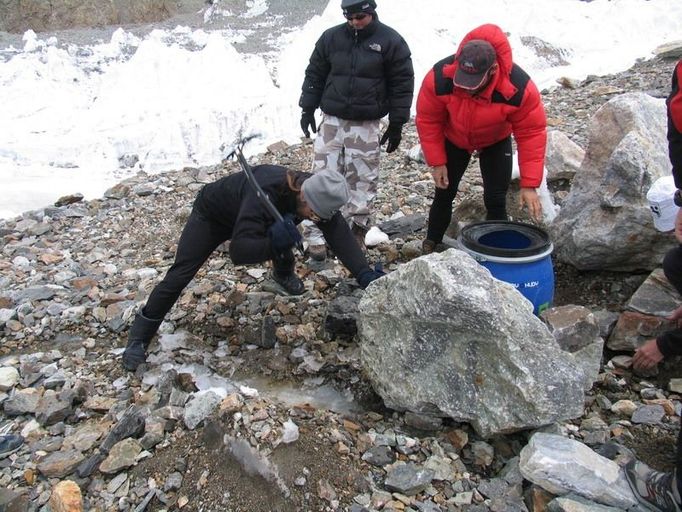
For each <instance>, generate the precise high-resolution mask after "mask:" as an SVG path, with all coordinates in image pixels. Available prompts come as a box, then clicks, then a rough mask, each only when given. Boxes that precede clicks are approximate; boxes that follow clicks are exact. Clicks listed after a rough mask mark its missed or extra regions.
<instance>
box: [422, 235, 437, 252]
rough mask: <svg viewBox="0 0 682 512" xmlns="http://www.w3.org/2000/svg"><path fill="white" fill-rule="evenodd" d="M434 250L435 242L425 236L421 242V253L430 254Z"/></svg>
mask: <svg viewBox="0 0 682 512" xmlns="http://www.w3.org/2000/svg"><path fill="white" fill-rule="evenodd" d="M435 250H436V242H434V241H433V240H429V239H428V238H425V239H424V241H423V242H422V254H431V253H432V252H434V251H435Z"/></svg>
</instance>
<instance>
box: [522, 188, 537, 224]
mask: <svg viewBox="0 0 682 512" xmlns="http://www.w3.org/2000/svg"><path fill="white" fill-rule="evenodd" d="M519 200H520V206H521V208H523V206H524V205H525V206H527V207H528V213H529V214H530V216H531V217H533V219H535V220H536V221H537V222H540V220H542V204H541V203H540V198H539V197H538V193H537V191H536V190H535V189H534V188H527V187H524V188H522V189H521V196H520V198H519Z"/></svg>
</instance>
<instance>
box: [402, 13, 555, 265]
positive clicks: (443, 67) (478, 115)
mask: <svg viewBox="0 0 682 512" xmlns="http://www.w3.org/2000/svg"><path fill="white" fill-rule="evenodd" d="M416 124H417V132H418V134H419V141H420V143H421V147H422V151H423V153H424V157H425V159H426V163H427V164H428V165H429V166H431V167H432V169H431V174H432V176H433V180H434V182H435V185H436V190H435V195H434V199H433V203H432V204H431V209H430V212H429V226H428V231H427V235H426V240H424V243H423V245H422V249H423V252H424V253H426V254H428V253H430V252H433V250H434V249H435V248H436V246H437V245H438V244H439V243H440V242H442V239H443V235H444V234H445V231H446V229H447V228H448V225H449V224H450V219H451V217H452V202H453V201H454V199H455V195H456V194H457V187H458V186H459V182H460V180H461V179H462V176H463V175H464V172H465V171H466V168H467V165H468V164H469V160H470V159H471V155H472V153H473V152H474V151H476V152H478V155H479V158H480V166H481V175H482V178H483V188H484V192H483V202H484V205H485V207H486V211H487V214H486V219H488V220H506V219H507V208H506V195H507V190H508V188H509V183H510V181H511V173H512V142H511V136H512V135H513V136H514V140H515V141H516V145H517V148H518V160H519V170H520V173H521V197H520V200H521V205H522V206H524V205H525V206H526V207H527V208H528V211H529V213H530V214H531V216H532V217H533V218H534V219H536V220H539V219H540V218H541V215H542V206H541V204H540V200H539V198H538V194H537V191H536V188H537V187H539V186H540V184H541V182H542V175H543V171H544V160H545V146H546V142H547V120H546V117H545V110H544V107H543V105H542V99H541V97H540V92H539V91H538V88H537V87H536V85H535V84H534V83H533V81H532V80H531V79H530V77H529V76H528V74H526V72H525V71H523V70H522V69H521V68H520V67H519V66H518V65H516V64H514V62H513V60H512V50H511V46H510V44H509V40H508V39H507V36H506V35H505V34H504V32H503V31H502V29H501V28H500V27H498V26H497V25H492V24H486V25H481V26H480V27H478V28H475V29H474V30H472V31H471V32H469V33H468V34H467V35H466V36H465V37H464V39H463V40H462V41H461V43H460V45H459V48H458V50H457V53H456V54H455V55H451V56H449V57H447V58H445V59H443V60H441V61H439V62H438V63H436V64H435V65H434V66H433V68H432V69H431V70H430V71H429V72H428V73H427V75H426V77H425V78H424V81H423V83H422V86H421V89H420V91H419V96H418V98H417V117H416Z"/></svg>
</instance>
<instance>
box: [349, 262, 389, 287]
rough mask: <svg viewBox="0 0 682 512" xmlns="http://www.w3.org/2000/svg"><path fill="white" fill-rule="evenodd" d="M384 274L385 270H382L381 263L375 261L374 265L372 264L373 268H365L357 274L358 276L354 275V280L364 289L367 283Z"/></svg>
mask: <svg viewBox="0 0 682 512" xmlns="http://www.w3.org/2000/svg"><path fill="white" fill-rule="evenodd" d="M385 275H386V272H384V271H383V267H382V266H381V263H377V264H376V265H374V270H372V269H371V268H366V269H365V270H363V271H362V272H360V273H359V274H358V277H356V278H355V280H356V281H357V282H358V284H359V285H360V287H361V288H362V289H363V290H364V289H365V288H367V287H368V286H369V283H371V282H372V281H376V280H377V279H379V278H380V277H383V276H385Z"/></svg>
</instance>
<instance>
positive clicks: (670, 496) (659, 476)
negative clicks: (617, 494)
mask: <svg viewBox="0 0 682 512" xmlns="http://www.w3.org/2000/svg"><path fill="white" fill-rule="evenodd" d="M625 476H626V477H627V480H628V483H629V484H630V488H631V489H632V492H633V493H634V495H635V498H637V500H638V501H639V502H640V503H641V504H642V506H643V507H644V508H646V509H647V510H651V511H654V512H680V510H682V509H681V508H680V493H679V491H678V489H677V478H676V476H675V472H672V473H662V472H660V471H654V470H653V469H651V468H650V467H649V466H647V465H646V464H644V463H643V462H639V461H637V460H631V461H630V462H628V463H627V464H626V465H625Z"/></svg>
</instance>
